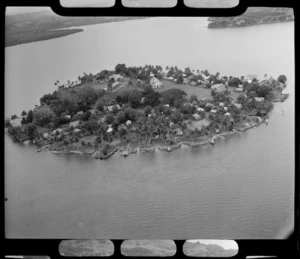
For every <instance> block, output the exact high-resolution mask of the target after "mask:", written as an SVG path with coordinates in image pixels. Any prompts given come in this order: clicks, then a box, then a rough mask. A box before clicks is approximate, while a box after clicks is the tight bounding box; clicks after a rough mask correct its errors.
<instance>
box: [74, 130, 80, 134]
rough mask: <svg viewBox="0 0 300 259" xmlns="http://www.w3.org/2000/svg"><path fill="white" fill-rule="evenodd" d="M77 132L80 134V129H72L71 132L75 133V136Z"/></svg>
mask: <svg viewBox="0 0 300 259" xmlns="http://www.w3.org/2000/svg"><path fill="white" fill-rule="evenodd" d="M79 132H81V130H80V129H74V130H73V133H75V134H76V133H79Z"/></svg>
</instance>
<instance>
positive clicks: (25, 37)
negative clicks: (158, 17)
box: [5, 12, 148, 47]
mask: <svg viewBox="0 0 300 259" xmlns="http://www.w3.org/2000/svg"><path fill="white" fill-rule="evenodd" d="M41 13H43V12H41ZM32 15H33V18H32V20H31V18H30V15H27V14H23V15H22V17H21V18H18V16H17V15H11V16H7V22H6V27H5V47H12V46H17V45H22V44H27V43H32V42H39V41H44V40H51V39H56V38H61V37H65V36H68V35H71V34H75V33H78V32H82V31H84V29H82V28H73V27H83V26H89V25H98V24H103V23H112V22H122V21H128V20H137V19H144V18H148V17H83V18H82V17H75V18H65V17H60V16H58V17H56V15H55V14H52V13H50V15H49V13H48V12H47V14H46V18H45V20H46V21H45V23H44V24H42V22H40V21H39V20H38V19H43V17H39V16H38V15H37V14H32ZM35 16H37V17H35ZM53 19H58V21H56V20H54V21H53ZM28 20H29V21H30V22H31V23H33V24H34V25H33V26H32V27H31V26H29V25H26V23H28ZM47 20H48V21H47ZM24 24H25V25H24ZM68 27H71V28H70V29H69V28H68Z"/></svg>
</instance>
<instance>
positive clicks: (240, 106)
mask: <svg viewBox="0 0 300 259" xmlns="http://www.w3.org/2000/svg"><path fill="white" fill-rule="evenodd" d="M233 105H234V106H235V107H236V108H238V109H242V105H241V104H240V103H233Z"/></svg>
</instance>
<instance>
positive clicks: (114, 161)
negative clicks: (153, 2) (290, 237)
mask: <svg viewBox="0 0 300 259" xmlns="http://www.w3.org/2000/svg"><path fill="white" fill-rule="evenodd" d="M205 24H206V20H205V18H198V19H196V18H178V19H176V18H151V19H145V20H138V21H126V22H124V23H122V22H121V23H112V24H101V25H97V26H96V25H93V26H92V27H91V29H89V30H86V31H84V32H82V33H78V34H74V35H70V36H67V37H64V38H60V39H53V40H49V41H45V42H36V43H30V44H25V45H20V46H15V47H9V48H6V50H5V51H6V53H5V54H6V63H5V65H6V75H5V76H6V79H5V80H6V81H5V84H6V85H5V87H6V91H5V94H6V96H5V98H6V99H5V100H6V102H5V108H6V109H5V115H6V116H9V115H11V114H13V113H17V114H19V113H21V111H22V110H23V109H26V110H28V109H30V108H33V107H34V104H35V103H38V100H39V98H40V97H41V96H42V95H43V94H45V93H48V92H52V91H53V90H54V89H55V87H54V85H53V83H54V82H55V81H56V80H60V81H61V82H64V81H66V80H68V79H70V80H72V79H73V80H74V79H76V77H77V76H78V75H80V74H82V73H83V72H87V73H89V72H92V73H95V72H98V71H100V70H102V69H104V68H108V69H112V68H113V67H114V66H115V65H116V64H117V63H121V62H124V63H126V65H145V64H153V65H155V64H159V65H177V66H178V67H182V68H184V67H185V66H190V67H191V68H195V69H200V70H204V69H206V68H207V69H208V70H209V71H211V72H217V71H219V72H220V73H221V75H233V76H235V75H236V76H241V75H246V74H248V73H253V74H258V75H260V76H262V75H264V73H267V74H268V75H269V76H271V75H272V76H273V77H274V78H275V77H277V76H278V75H279V74H285V75H286V76H287V77H288V86H287V92H289V93H290V97H289V98H288V99H287V100H286V101H285V102H284V103H275V104H274V108H273V111H272V112H271V113H270V118H269V123H268V125H266V124H264V123H263V124H261V125H260V126H258V127H254V128H252V129H249V130H247V131H246V132H243V133H237V134H233V135H231V136H227V137H225V138H222V139H220V140H218V141H216V144H215V145H214V146H212V145H203V146H201V147H198V148H190V147H187V146H185V145H182V147H181V148H180V149H177V150H174V151H173V152H154V153H145V154H140V153H138V154H136V155H130V156H128V157H127V158H123V157H121V156H119V155H118V154H119V153H117V154H115V155H114V156H112V157H111V158H110V159H109V160H95V159H93V158H92V157H91V156H80V155H74V154H73V155H55V154H51V153H50V152H45V151H42V152H39V153H36V150H37V148H36V147H35V146H33V145H24V144H20V143H14V142H13V141H12V140H11V138H10V137H9V136H7V134H5V196H6V197H7V198H8V200H7V202H6V204H5V222H6V223H5V226H6V230H5V232H6V236H7V237H21V238H34V237H40V238H134V239H148V238H160V239H168V238H173V239H187V238H189V239H199V238H204V239H208V238H219V239H223V238H225V239H240V238H243V239H244V238H246V239H247V238H250V239H258V238H284V237H286V235H287V234H288V232H289V231H290V230H291V229H292V228H293V220H294V218H293V215H294V211H293V208H294V203H293V202H294V181H295V179H294V161H295V157H294V51H293V43H294V38H293V33H294V30H293V26H294V23H293V22H291V23H284V24H272V25H260V26H258V27H256V26H253V27H248V28H236V29H218V30H208V29H206V28H205ZM171 25H172V26H171ZM151 32H153V33H154V34H155V35H157V37H158V38H159V39H160V40H159V41H157V42H153V41H150V39H151V37H152V36H153V35H152V33H151ZM179 35H180V36H179ZM278 35H280V37H279V36H278ZM256 39H259V41H257V40H256ZM62 46H64V47H62ZM181 49H184V51H181ZM125 50H126V51H125ZM145 50H147V51H145ZM28 64H31V66H28Z"/></svg>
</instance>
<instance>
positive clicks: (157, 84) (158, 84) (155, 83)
mask: <svg viewBox="0 0 300 259" xmlns="http://www.w3.org/2000/svg"><path fill="white" fill-rule="evenodd" d="M150 85H151V86H152V88H162V86H163V85H162V82H161V81H159V80H158V79H157V78H156V77H152V78H151V80H150Z"/></svg>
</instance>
